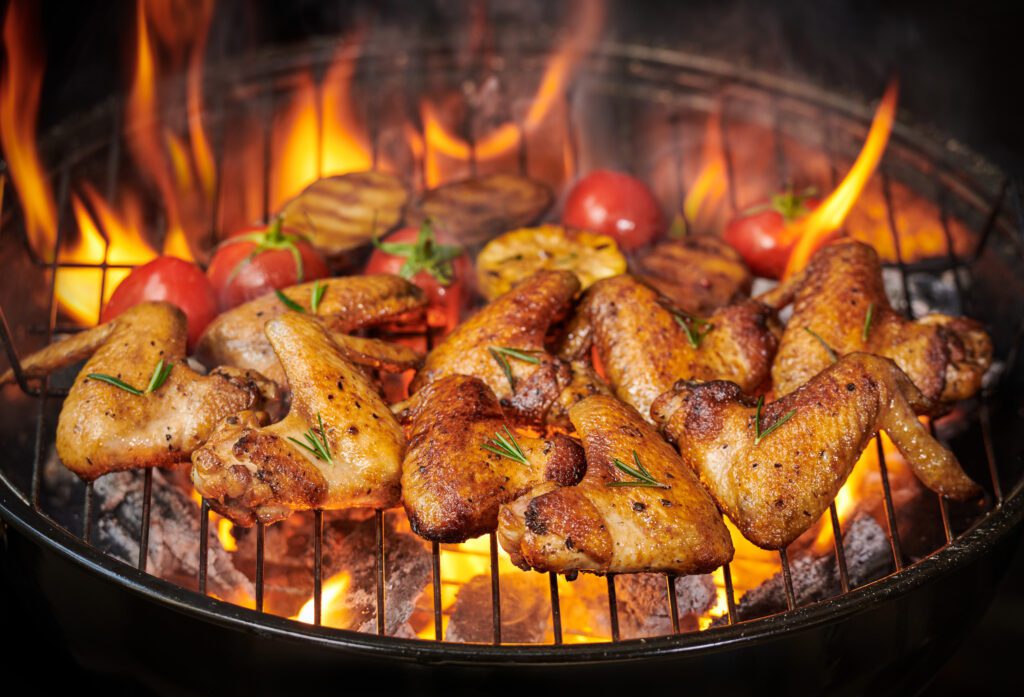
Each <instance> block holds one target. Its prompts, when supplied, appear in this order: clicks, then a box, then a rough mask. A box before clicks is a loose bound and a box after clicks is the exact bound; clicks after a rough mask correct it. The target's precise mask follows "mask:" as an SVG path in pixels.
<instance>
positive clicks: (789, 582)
mask: <svg viewBox="0 0 1024 697" xmlns="http://www.w3.org/2000/svg"><path fill="white" fill-rule="evenodd" d="M779 561H780V562H782V580H783V583H784V584H785V587H786V609H787V610H792V609H793V608H795V607H796V593H794V592H793V571H792V570H791V569H790V568H789V552H788V551H787V550H786V548H785V547H783V548H782V549H780V550H779Z"/></svg>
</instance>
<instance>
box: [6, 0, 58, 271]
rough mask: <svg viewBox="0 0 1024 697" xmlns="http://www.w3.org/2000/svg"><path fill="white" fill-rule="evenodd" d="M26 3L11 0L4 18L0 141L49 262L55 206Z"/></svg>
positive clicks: (38, 61)
mask: <svg viewBox="0 0 1024 697" xmlns="http://www.w3.org/2000/svg"><path fill="white" fill-rule="evenodd" d="M27 5H28V3H24V2H21V1H20V0H13V1H12V2H11V3H10V4H9V5H8V6H7V15H6V16H5V17H4V52H5V54H6V61H5V62H4V72H3V82H2V83H0V143H2V145H3V150H4V157H5V158H6V160H7V166H8V167H9V168H10V175H11V180H12V182H13V183H14V187H15V189H16V190H17V192H18V196H19V197H20V199H21V205H22V210H23V214H24V217H25V229H26V232H27V234H28V239H29V244H30V245H31V246H32V249H33V250H34V251H35V253H36V254H37V255H39V256H40V257H41V258H43V259H46V260H49V259H50V257H51V255H53V254H54V253H55V251H56V250H54V249H53V245H54V242H55V241H56V239H57V207H56V205H55V204H54V201H53V191H52V190H51V188H50V185H49V180H48V179H47V178H46V175H45V173H44V171H43V166H42V164H41V163H40V161H39V153H38V152H37V150H36V114H37V113H38V111H39V92H40V89H41V87H42V84H43V67H44V63H43V58H42V55H41V53H40V51H39V46H40V42H39V40H38V38H37V36H36V31H35V29H36V27H35V18H34V16H33V15H32V13H31V11H30V10H29V9H28V7H26V6H27Z"/></svg>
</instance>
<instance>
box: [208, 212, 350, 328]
mask: <svg viewBox="0 0 1024 697" xmlns="http://www.w3.org/2000/svg"><path fill="white" fill-rule="evenodd" d="M329 273H330V271H329V270H328V268H327V262H326V261H324V258H323V257H322V256H321V255H320V252H318V251H317V250H316V249H315V248H314V247H313V245H311V244H310V243H309V242H307V241H306V239H305V238H303V237H301V236H300V235H296V234H292V233H289V232H288V231H287V230H282V228H281V221H280V220H275V221H273V222H271V223H270V225H255V226H250V227H246V228H243V229H241V230H238V231H237V232H235V233H234V234H232V235H231V237H229V238H228V239H227V240H225V241H224V242H222V243H221V245H220V246H219V247H218V248H217V253H216V254H214V255H213V259H212V260H211V261H210V268H208V269H207V270H206V275H207V277H208V278H209V279H210V283H211V284H212V285H213V289H214V291H215V292H216V293H217V300H218V302H219V303H220V307H221V309H222V310H230V309H231V308H232V307H235V306H236V305H241V304H242V303H244V302H246V301H247V300H252V299H253V298H258V297H259V296H261V295H266V294H267V293H269V292H271V291H273V290H275V289H277V288H287V287H288V286H294V285H295V284H296V283H304V282H306V281H312V280H314V279H317V278H326V277H327V276H328V274H329Z"/></svg>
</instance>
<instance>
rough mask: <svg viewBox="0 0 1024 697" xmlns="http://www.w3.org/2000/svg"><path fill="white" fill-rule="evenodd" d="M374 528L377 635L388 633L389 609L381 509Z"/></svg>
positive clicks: (376, 514) (377, 511) (376, 516)
mask: <svg viewBox="0 0 1024 697" xmlns="http://www.w3.org/2000/svg"><path fill="white" fill-rule="evenodd" d="M374 527H375V528H376V534H377V634H378V635H379V636H384V635H385V634H386V633H387V622H386V620H387V607H386V606H385V604H384V601H385V597H384V596H385V590H386V586H385V585H384V582H385V578H384V511H382V510H380V509H379V508H378V509H377V510H376V511H375V513H374Z"/></svg>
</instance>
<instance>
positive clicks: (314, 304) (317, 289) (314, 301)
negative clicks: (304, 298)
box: [309, 281, 327, 315]
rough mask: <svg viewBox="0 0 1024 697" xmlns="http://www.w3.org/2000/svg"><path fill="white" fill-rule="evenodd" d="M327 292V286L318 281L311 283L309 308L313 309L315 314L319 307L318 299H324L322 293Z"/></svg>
mask: <svg viewBox="0 0 1024 697" xmlns="http://www.w3.org/2000/svg"><path fill="white" fill-rule="evenodd" d="M326 292H327V286H326V285H325V284H323V283H321V282H320V281H317V282H316V283H314V284H313V295H312V297H310V299H309V309H310V310H312V311H313V314H314V315H315V314H316V313H317V311H318V310H319V309H320V301H321V300H323V299H324V293H326Z"/></svg>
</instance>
